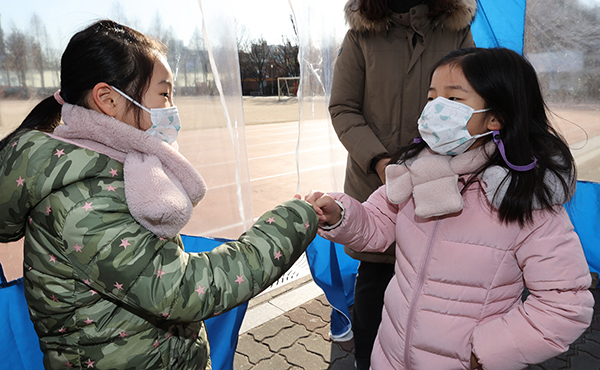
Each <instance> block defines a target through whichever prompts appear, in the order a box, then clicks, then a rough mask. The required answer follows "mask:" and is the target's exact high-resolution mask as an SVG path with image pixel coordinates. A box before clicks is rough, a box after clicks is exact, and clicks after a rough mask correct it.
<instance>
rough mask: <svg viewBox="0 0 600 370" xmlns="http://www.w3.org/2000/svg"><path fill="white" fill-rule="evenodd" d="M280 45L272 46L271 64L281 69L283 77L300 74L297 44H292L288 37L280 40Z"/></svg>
mask: <svg viewBox="0 0 600 370" xmlns="http://www.w3.org/2000/svg"><path fill="white" fill-rule="evenodd" d="M282 41H283V42H282V44H281V45H277V46H275V47H274V48H273V64H274V65H275V66H277V70H278V71H281V73H282V74H283V76H284V77H297V76H300V63H299V62H298V45H297V44H292V42H291V41H290V40H289V39H288V38H284V39H283V40H282Z"/></svg>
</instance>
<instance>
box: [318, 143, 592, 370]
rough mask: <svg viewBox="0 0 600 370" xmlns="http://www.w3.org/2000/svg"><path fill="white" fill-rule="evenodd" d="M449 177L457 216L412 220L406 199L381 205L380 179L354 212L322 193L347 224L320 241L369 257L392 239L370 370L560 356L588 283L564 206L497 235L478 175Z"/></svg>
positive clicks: (506, 366)
mask: <svg viewBox="0 0 600 370" xmlns="http://www.w3.org/2000/svg"><path fill="white" fill-rule="evenodd" d="M467 153H469V152H467ZM413 167H414V166H413ZM388 173H389V172H388ZM413 175H414V174H413ZM488 177H489V176H488ZM492 177H493V176H492ZM456 178H457V179H459V180H458V185H459V186H458V189H462V205H461V207H462V210H459V211H456V212H452V213H449V214H445V215H440V216H433V217H428V218H425V217H421V216H418V215H417V213H418V212H417V211H416V208H417V207H416V206H415V196H414V195H410V196H409V197H408V199H406V200H404V201H402V202H400V203H398V204H394V203H392V202H391V201H390V200H389V198H388V197H389V195H390V190H389V189H386V186H388V187H389V186H391V185H390V184H391V183H393V181H392V180H390V178H389V176H388V181H387V184H386V185H384V186H382V187H381V188H379V189H378V190H377V191H376V192H375V193H373V194H372V195H371V197H369V199H368V200H367V201H366V202H365V203H363V204H361V203H359V202H358V201H356V200H354V199H353V198H352V197H350V196H348V195H345V194H341V193H333V194H330V195H332V196H333V197H334V198H335V199H337V200H339V201H341V202H342V204H343V205H344V207H345V209H346V214H345V216H344V220H343V222H342V223H341V225H340V226H339V227H337V228H335V229H333V230H330V231H324V230H320V231H319V233H320V234H321V235H322V236H324V237H326V238H327V239H330V240H333V241H335V242H338V243H342V244H344V245H346V246H349V247H350V248H353V249H355V250H357V251H369V252H378V251H383V250H385V248H387V246H388V245H390V243H391V242H392V241H393V240H397V241H398V243H397V247H396V262H395V276H394V277H393V278H392V280H391V282H390V284H389V285H388V287H387V290H386V292H385V304H384V310H383V318H382V323H381V326H380V327H379V332H378V336H377V339H376V342H375V346H374V348H373V353H372V355H371V368H372V369H374V370H392V369H393V370H430V369H470V357H471V352H473V353H474V354H475V355H476V357H477V358H478V359H479V361H480V363H481V364H482V366H483V369H485V370H513V369H522V368H524V367H526V366H527V365H528V364H533V363H539V362H542V361H544V360H546V359H549V358H551V357H554V356H556V355H558V354H560V353H561V352H564V351H566V350H567V348H568V346H569V344H570V343H571V342H573V341H574V340H575V339H577V337H578V336H579V335H581V333H583V331H584V330H585V329H586V328H587V326H588V325H589V323H590V320H591V317H592V312H593V311H592V307H593V304H594V301H593V297H592V295H591V293H590V292H589V290H588V287H589V286H590V283H591V278H590V273H589V269H588V266H587V263H586V260H585V257H584V254H583V251H582V247H581V244H580V242H579V238H578V237H577V235H576V234H575V232H574V231H573V226H572V224H571V222H570V220H569V217H568V215H567V213H566V211H565V210H564V208H563V207H562V206H560V205H557V206H556V209H555V211H556V213H555V214H551V213H549V212H548V211H541V210H536V211H534V221H533V223H532V224H528V225H526V226H524V227H519V225H518V224H516V223H511V224H508V225H507V224H506V223H501V222H499V220H498V216H497V212H496V208H494V206H493V204H492V203H491V202H490V200H489V199H488V196H487V195H486V188H487V187H488V186H489V185H488V184H487V183H486V182H485V181H484V180H483V178H485V176H484V177H482V178H480V179H477V180H475V182H473V183H471V184H470V185H469V186H468V187H467V188H464V186H465V181H464V179H465V177H464V176H462V177H460V178H459V177H458V176H456ZM499 180H500V181H499V182H501V180H502V178H500V179H499ZM455 181H456V180H455ZM490 182H491V180H490ZM454 186H455V187H456V182H455V185H454ZM432 189H435V187H433V188H432ZM417 190H420V189H417V188H416V187H415V189H414V194H417ZM434 197H435V196H434ZM398 246H400V247H398ZM525 286H526V287H527V288H528V289H529V291H530V292H531V294H530V295H529V296H528V297H527V299H526V300H525V301H524V302H522V299H521V296H522V292H523V289H524V287H525Z"/></svg>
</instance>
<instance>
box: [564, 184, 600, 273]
mask: <svg viewBox="0 0 600 370" xmlns="http://www.w3.org/2000/svg"><path fill="white" fill-rule="evenodd" d="M565 209H566V210H567V213H568V214H569V217H570V218H571V222H572V223H573V226H574V227H575V232H576V233H577V235H579V239H580V240H581V245H582V246H583V252H584V253H585V258H586V259H587V262H588V265H589V266H590V271H592V272H600V184H599V183H596V182H589V181H577V190H576V191H575V195H574V196H573V198H572V199H571V200H570V201H569V203H567V204H566V205H565Z"/></svg>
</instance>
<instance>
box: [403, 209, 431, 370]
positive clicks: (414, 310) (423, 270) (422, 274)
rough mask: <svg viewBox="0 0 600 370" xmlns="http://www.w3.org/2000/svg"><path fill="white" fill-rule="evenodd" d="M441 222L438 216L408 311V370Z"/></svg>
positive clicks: (406, 360) (406, 362) (406, 351)
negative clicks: (428, 270)
mask: <svg viewBox="0 0 600 370" xmlns="http://www.w3.org/2000/svg"><path fill="white" fill-rule="evenodd" d="M439 224H440V219H439V218H438V219H437V220H436V222H435V226H434V228H433V232H432V233H431V237H430V238H429V243H428V245H427V250H426V252H425V257H424V258H423V261H422V262H421V266H420V267H419V275H418V280H417V286H416V287H415V290H414V295H413V302H412V303H411V305H410V310H409V311H408V321H407V323H406V337H405V338H406V340H405V343H404V363H405V365H406V370H411V359H410V348H411V346H412V343H411V342H412V332H413V322H414V321H415V316H416V315H417V304H418V303H419V298H420V297H421V291H422V290H423V286H424V285H425V276H426V275H427V269H428V267H429V261H430V260H431V250H432V249H433V240H434V238H435V234H437V229H438V226H439Z"/></svg>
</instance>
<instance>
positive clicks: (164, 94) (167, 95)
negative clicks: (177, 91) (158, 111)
mask: <svg viewBox="0 0 600 370" xmlns="http://www.w3.org/2000/svg"><path fill="white" fill-rule="evenodd" d="M160 95H162V96H164V97H165V98H168V97H169V95H170V94H169V93H168V92H166V93H162V94H160Z"/></svg>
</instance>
